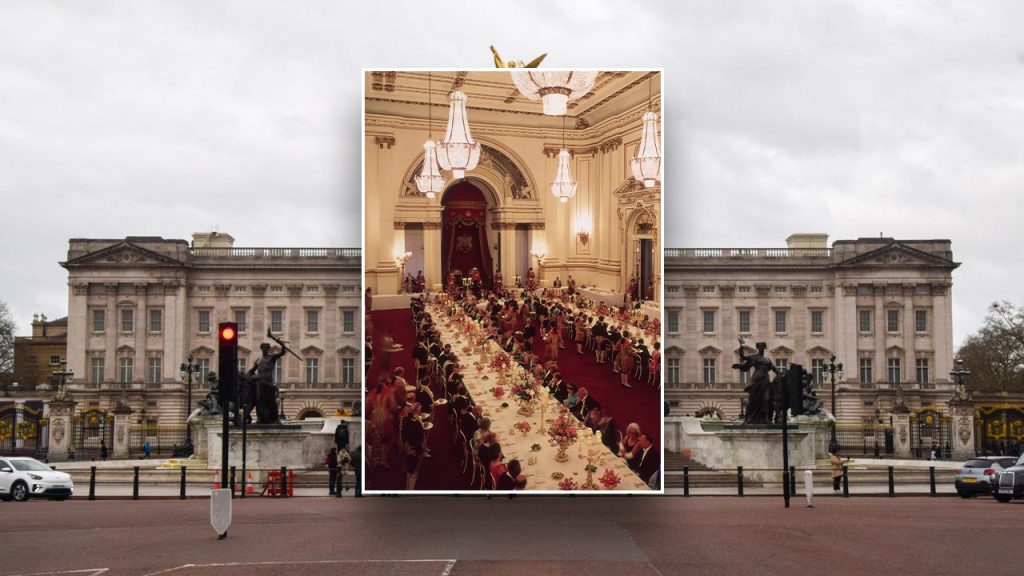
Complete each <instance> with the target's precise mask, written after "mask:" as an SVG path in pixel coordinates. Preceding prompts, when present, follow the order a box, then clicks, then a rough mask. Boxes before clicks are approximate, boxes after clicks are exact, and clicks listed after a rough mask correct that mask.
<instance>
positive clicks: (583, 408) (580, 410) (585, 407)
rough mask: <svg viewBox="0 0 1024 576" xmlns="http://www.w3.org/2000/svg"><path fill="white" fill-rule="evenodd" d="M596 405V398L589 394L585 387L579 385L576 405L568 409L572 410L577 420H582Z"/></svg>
mask: <svg viewBox="0 0 1024 576" xmlns="http://www.w3.org/2000/svg"><path fill="white" fill-rule="evenodd" d="M597 406H598V403H597V400H594V399H593V398H592V397H591V396H590V394H589V393H588V392H587V389H586V388H584V387H582V386H580V389H579V399H577V400H576V405H575V406H573V407H572V408H571V409H570V412H572V414H573V416H575V417H576V419H577V420H583V419H584V418H585V417H586V415H587V414H590V411H591V410H593V409H594V408H596V407H597Z"/></svg>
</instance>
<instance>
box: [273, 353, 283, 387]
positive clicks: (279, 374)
mask: <svg viewBox="0 0 1024 576" xmlns="http://www.w3.org/2000/svg"><path fill="white" fill-rule="evenodd" d="M282 382H284V358H279V359H278V360H277V364H274V384H280V383H282Z"/></svg>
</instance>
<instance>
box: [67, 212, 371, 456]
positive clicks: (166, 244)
mask: <svg viewBox="0 0 1024 576" xmlns="http://www.w3.org/2000/svg"><path fill="white" fill-rule="evenodd" d="M360 261H361V253H360V250H359V249H356V248H239V247H235V246H234V239H233V238H232V237H231V236H230V235H228V234H222V233H216V232H214V233H203V234H195V235H194V236H193V241H192V242H191V243H189V242H187V241H185V240H167V239H163V238H158V237H134V236H131V237H127V238H124V239H79V238H74V239H71V240H70V242H69V247H68V256H67V261H65V262H62V263H61V266H63V267H64V268H66V269H67V271H68V320H67V354H66V363H67V369H68V370H69V371H70V372H71V373H72V376H70V379H69V380H68V381H67V390H68V391H69V392H70V395H71V397H72V398H73V399H74V401H75V402H76V403H77V404H76V408H75V411H76V412H75V413H76V416H75V424H74V428H75V430H73V433H72V435H73V437H74V438H75V439H76V441H77V442H78V444H79V446H81V447H82V448H85V449H86V450H91V449H94V448H95V445H98V444H99V439H100V438H104V437H106V435H107V434H109V430H110V423H111V422H112V421H113V416H112V408H114V407H115V406H116V405H117V403H118V402H119V401H120V400H123V401H124V402H126V403H127V405H128V406H129V407H130V408H131V410H132V415H131V417H130V422H131V424H132V442H133V446H132V448H133V449H134V450H137V449H138V448H139V447H140V446H141V443H142V442H143V441H144V439H148V440H149V441H150V444H151V445H152V446H153V449H154V451H157V450H159V451H161V452H164V451H165V450H167V449H168V448H169V447H170V446H171V445H173V444H177V443H179V442H180V441H182V440H183V439H184V422H185V418H186V415H187V414H188V413H189V412H190V411H191V409H192V408H194V407H196V406H197V405H198V402H199V401H200V400H202V399H203V398H204V397H205V396H206V394H207V393H208V392H209V391H210V384H209V383H208V382H207V379H206V375H207V373H208V372H209V371H211V370H213V371H216V370H217V325H218V323H220V322H229V321H233V322H237V323H238V326H239V334H240V337H239V353H238V355H239V356H238V365H239V369H240V370H245V369H248V368H250V367H251V366H252V365H253V363H254V362H255V360H256V358H257V357H258V356H259V355H260V344H261V343H263V342H268V343H272V342H271V341H270V339H269V338H268V337H267V331H268V330H269V331H270V332H271V333H272V334H273V335H274V336H276V337H277V338H280V339H283V340H285V341H287V342H288V347H289V348H290V349H291V350H293V351H294V352H295V354H296V355H298V356H299V358H296V357H295V356H293V355H290V354H289V355H285V356H284V357H283V358H281V360H280V361H279V362H278V364H277V372H276V374H275V379H276V381H277V383H278V386H279V388H280V390H281V391H282V393H283V394H282V395H283V406H282V408H281V410H282V412H283V413H284V414H285V415H286V416H287V417H288V418H290V419H302V418H306V417H313V416H333V415H335V414H336V413H338V412H339V411H341V412H343V413H349V412H352V411H354V410H357V409H358V402H359V401H360V397H361V396H360V389H361V382H362V370H361V368H360V367H361V365H362V364H361V362H360V355H361V353H362V350H361V345H360V333H361V325H360V321H361V312H360V307H361V303H362V297H361V290H360ZM275 349H276V348H275ZM190 356H191V358H192V363H193V364H194V365H195V366H196V367H197V369H198V371H197V373H196V374H195V375H194V376H193V384H192V386H191V405H188V397H189V384H188V379H187V377H183V376H182V375H181V374H180V373H179V367H180V366H181V365H182V364H183V363H185V362H187V361H188V359H189V357H190ZM59 392H60V391H57V394H59ZM107 443H108V445H109V444H110V440H109V439H108V440H107Z"/></svg>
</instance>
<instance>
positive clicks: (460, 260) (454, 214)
mask: <svg viewBox="0 0 1024 576" xmlns="http://www.w3.org/2000/svg"><path fill="white" fill-rule="evenodd" d="M441 206H442V212H441V277H442V278H443V279H445V282H447V278H448V273H449V272H453V273H454V274H455V277H456V281H457V282H461V279H462V277H468V276H469V274H470V271H471V270H472V269H473V268H476V269H478V270H479V271H480V276H481V281H482V283H483V286H484V287H485V288H490V286H491V276H492V270H493V265H492V261H491V248H490V245H489V243H488V241H487V208H488V206H487V199H486V197H485V196H484V193H483V192H482V191H481V190H480V189H479V188H477V187H476V186H475V185H473V184H472V183H471V182H467V181H463V182H459V183H458V184H455V185H454V186H452V187H451V188H449V189H448V190H446V191H445V193H444V196H442V198H441Z"/></svg>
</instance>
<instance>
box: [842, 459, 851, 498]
mask: <svg viewBox="0 0 1024 576" xmlns="http://www.w3.org/2000/svg"><path fill="white" fill-rule="evenodd" d="M849 495H850V469H849V468H847V467H846V466H843V497H844V498H846V497H848V496H849Z"/></svg>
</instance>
